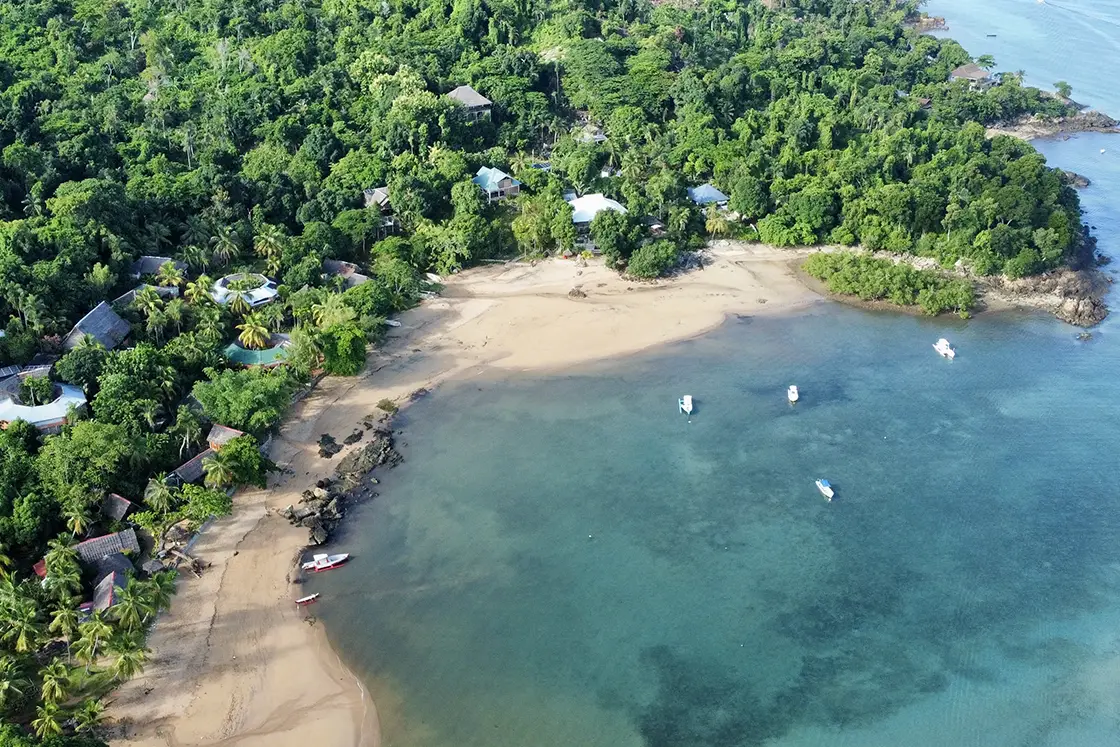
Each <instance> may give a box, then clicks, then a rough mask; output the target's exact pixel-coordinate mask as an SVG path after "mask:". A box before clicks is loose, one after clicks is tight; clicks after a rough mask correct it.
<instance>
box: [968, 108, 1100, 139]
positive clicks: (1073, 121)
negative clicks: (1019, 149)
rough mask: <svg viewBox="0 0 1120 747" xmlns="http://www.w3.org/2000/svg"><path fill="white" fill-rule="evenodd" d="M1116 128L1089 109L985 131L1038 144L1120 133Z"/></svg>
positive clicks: (1012, 122) (1018, 120)
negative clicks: (1054, 139)
mask: <svg viewBox="0 0 1120 747" xmlns="http://www.w3.org/2000/svg"><path fill="white" fill-rule="evenodd" d="M1118 125H1120V122H1117V121H1116V120H1115V119H1113V118H1112V117H1110V116H1108V115H1107V114H1102V113H1101V112H1098V111H1095V110H1092V109H1090V110H1089V111H1083V112H1077V113H1075V114H1069V115H1067V116H1064V117H1043V116H1041V115H1037V114H1027V115H1024V116H1022V117H1018V118H1016V119H1012V120H1008V121H1006V122H1000V123H999V124H996V125H993V126H992V127H989V128H988V137H995V136H996V135H1010V136H1011V137H1016V138H1019V139H1020V140H1039V139H1042V138H1056V137H1069V136H1072V135H1076V134H1078V133H1082V132H1105V133H1111V132H1120V129H1118V128H1117V126H1118Z"/></svg>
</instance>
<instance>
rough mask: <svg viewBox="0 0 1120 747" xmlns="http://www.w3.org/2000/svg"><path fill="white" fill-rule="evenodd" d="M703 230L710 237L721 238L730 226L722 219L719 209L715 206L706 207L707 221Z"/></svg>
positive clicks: (725, 219)
mask: <svg viewBox="0 0 1120 747" xmlns="http://www.w3.org/2000/svg"><path fill="white" fill-rule="evenodd" d="M704 228H705V229H706V230H707V231H708V233H709V234H710V235H712V236H723V235H724V234H726V233H727V232H728V230H729V229H730V224H729V223H728V222H727V218H726V217H724V215H723V213H722V212H720V209H719V208H718V207H716V206H715V205H709V206H708V216H707V220H706V221H705V222H704Z"/></svg>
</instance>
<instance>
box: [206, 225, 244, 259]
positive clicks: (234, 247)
mask: <svg viewBox="0 0 1120 747" xmlns="http://www.w3.org/2000/svg"><path fill="white" fill-rule="evenodd" d="M210 244H211V246H213V247H214V250H213V251H214V259H216V260H218V261H219V262H221V263H222V264H223V265H227V264H229V263H230V262H231V261H233V260H234V259H235V258H237V256H238V255H239V254H241V247H240V246H239V245H238V242H237V234H236V233H234V231H233V229H232V228H230V227H229V226H226V227H225V228H222V229H221V230H220V231H219V232H218V235H217V236H215V237H214V238H212V239H210Z"/></svg>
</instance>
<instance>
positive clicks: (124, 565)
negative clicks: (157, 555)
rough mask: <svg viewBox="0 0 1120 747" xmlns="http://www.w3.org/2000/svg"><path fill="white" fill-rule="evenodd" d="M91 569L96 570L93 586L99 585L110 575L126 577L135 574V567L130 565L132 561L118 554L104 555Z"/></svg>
mask: <svg viewBox="0 0 1120 747" xmlns="http://www.w3.org/2000/svg"><path fill="white" fill-rule="evenodd" d="M93 567H94V568H95V569H96V570H97V573H96V575H95V576H94V582H93V585H94V586H97V584H99V583H101V582H102V581H103V580H104V579H105V577H106V576H108V575H109V574H111V573H119V574H120V575H121V576H127V575H128V574H129V573H135V572H136V566H134V565H133V564H132V561H131V560H129V559H128V558H126V557H125V556H124V555H122V554H121V553H119V552H115V553H113V554H112V555H106V556H105V557H103V558H102V559H101V560H98V561H97V562H96V563H94V564H93Z"/></svg>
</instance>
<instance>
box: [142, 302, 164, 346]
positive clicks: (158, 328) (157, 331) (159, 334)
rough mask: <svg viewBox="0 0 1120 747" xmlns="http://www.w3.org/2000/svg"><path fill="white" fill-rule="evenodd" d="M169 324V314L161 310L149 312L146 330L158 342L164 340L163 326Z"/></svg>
mask: <svg viewBox="0 0 1120 747" xmlns="http://www.w3.org/2000/svg"><path fill="white" fill-rule="evenodd" d="M166 326H167V314H165V313H164V312H163V311H161V310H158V309H157V310H155V311H152V312H151V313H150V314H148V323H147V325H146V326H145V327H144V330H145V331H146V332H147V333H148V335H149V336H150V337H151V338H153V339H154V340H155V341H156V342H162V341H163V328H164V327H166Z"/></svg>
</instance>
